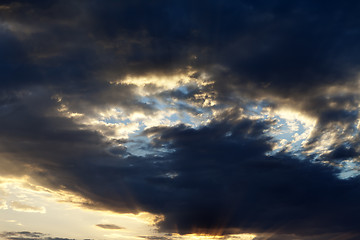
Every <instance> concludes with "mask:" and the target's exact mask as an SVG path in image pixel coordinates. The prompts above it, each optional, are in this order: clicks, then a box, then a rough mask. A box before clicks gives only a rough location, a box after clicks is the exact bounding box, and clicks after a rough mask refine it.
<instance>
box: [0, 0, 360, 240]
mask: <svg viewBox="0 0 360 240" xmlns="http://www.w3.org/2000/svg"><path fill="white" fill-rule="evenodd" d="M1 4H2V5H1V6H2V7H1V8H0V19H1V22H2V23H1V28H0V52H1V55H0V115H1V116H0V151H1V153H2V155H3V156H4V157H3V158H2V159H1V162H0V165H1V168H0V169H1V170H0V172H1V174H2V175H3V176H9V175H10V176H21V175H24V174H28V175H31V176H32V177H33V179H34V180H35V181H37V182H38V183H39V184H42V185H44V186H47V187H50V188H53V189H64V188H65V189H67V190H70V191H73V192H75V193H77V194H80V195H82V196H84V197H86V198H87V199H89V200H90V201H91V202H89V204H88V207H93V208H102V209H111V210H114V211H118V212H139V211H149V212H151V213H155V214H163V215H164V216H165V220H164V221H162V222H160V223H159V224H158V226H159V229H160V230H161V231H164V232H180V233H182V234H185V233H192V232H199V233H220V234H227V233H240V232H253V233H276V234H275V235H274V236H273V237H271V238H269V239H274V240H275V239H276V240H280V239H286V240H289V239H305V240H307V239H322V238H323V239H331V238H332V237H334V236H338V237H339V236H341V237H342V239H359V237H360V232H359V229H360V221H359V218H358V215H359V214H360V205H359V202H360V189H359V186H360V185H359V177H352V178H349V179H346V180H341V179H339V178H337V176H336V175H337V174H338V173H339V172H338V171H339V170H337V169H335V168H333V167H332V166H331V165H324V164H322V163H314V161H313V160H314V159H313V156H305V160H300V159H298V158H297V157H295V156H293V155H292V154H291V153H285V152H280V153H278V154H276V155H272V156H270V155H269V154H268V152H269V151H271V150H272V146H273V144H274V140H273V139H271V138H270V137H269V136H268V135H267V134H266V131H267V130H268V128H269V127H270V126H271V124H273V123H272V122H266V121H261V120H258V121H255V120H249V119H246V118H243V119H241V120H239V117H241V114H239V113H237V112H236V111H235V110H233V111H229V112H227V113H225V114H224V115H223V116H221V117H219V118H217V119H214V120H212V121H211V123H209V124H208V125H207V126H203V127H200V128H198V129H193V128H190V127H187V126H185V125H177V126H174V127H154V128H151V129H147V130H146V131H145V132H143V135H144V136H151V137H152V142H151V144H150V145H149V148H152V149H157V148H166V149H168V150H169V151H168V152H166V153H164V154H163V155H161V156H157V155H148V156H145V157H139V156H134V155H129V156H128V157H127V158H122V157H120V156H119V155H117V154H114V153H116V152H118V151H116V149H113V146H114V144H115V142H109V141H108V140H105V138H104V137H103V136H102V135H101V133H100V132H97V131H95V130H86V129H85V128H84V126H82V125H81V124H79V123H75V122H74V121H73V120H72V119H68V118H64V117H62V116H61V115H60V114H59V113H58V111H57V110H56V109H58V108H59V107H60V103H59V102H58V101H56V99H54V98H53V96H54V95H56V94H60V95H61V96H62V98H63V102H65V103H66V104H67V105H68V106H69V108H70V109H71V110H73V111H76V112H80V113H85V114H93V113H94V111H96V109H106V108H109V107H111V106H121V107H123V108H125V109H127V111H128V112H132V111H135V110H136V111H143V112H146V113H147V114H151V113H152V112H153V111H155V110H156V109H155V108H153V107H151V106H148V105H146V104H144V103H143V102H141V101H139V100H138V98H137V97H136V95H135V94H134V91H133V90H134V86H131V85H111V84H109V83H108V82H109V81H112V80H115V79H121V78H122V77H123V76H125V75H126V74H133V75H142V74H147V73H152V74H171V73H176V72H179V71H183V70H184V69H186V68H187V67H189V66H191V67H192V68H193V69H195V70H196V71H198V72H202V71H205V72H207V73H209V74H210V76H211V79H212V80H213V81H214V84H213V85H211V87H209V88H211V89H209V91H210V90H211V91H216V92H217V93H218V95H217V100H218V101H219V102H220V103H221V104H224V105H227V106H232V105H233V106H235V105H236V106H237V105H238V104H239V99H240V97H241V98H243V97H244V98H246V99H249V100H251V101H257V100H265V101H268V102H269V103H271V106H273V107H278V106H291V107H292V108H295V109H297V110H299V111H303V112H304V114H307V115H310V116H313V117H315V118H317V119H318V126H317V130H316V131H314V133H313V141H311V142H310V147H311V144H313V143H314V142H316V141H317V139H318V138H320V137H321V136H322V134H323V132H324V131H328V130H329V129H332V128H334V127H338V128H339V127H340V128H342V129H344V131H343V132H342V134H339V136H338V139H339V141H338V143H337V144H335V145H334V146H333V147H332V148H331V149H330V150H331V151H330V153H328V154H326V155H323V156H322V157H321V158H322V160H328V161H330V162H332V161H338V160H342V159H346V158H356V157H358V156H359V144H358V142H359V141H358V140H359V135H356V134H358V133H357V131H356V129H354V124H355V123H356V121H357V119H358V104H359V94H358V92H356V89H359V85H358V82H357V81H358V80H357V76H358V68H359V66H360V65H359V64H360V44H359V43H360V25H359V24H360V18H359V17H358V12H359V10H360V6H359V2H358V1H346V2H340V1H326V2H322V1H196V2H194V1H131V2H125V1H107V2H106V3H104V2H102V1H2V3H1ZM194 56H196V58H195V57H194ZM194 77H196V76H194ZM331 86H333V87H335V89H336V88H337V87H338V88H339V91H326V90H327V89H329V88H330V87H331ZM340 90H341V91H340ZM195 92H196V91H195ZM189 98H191V96H189ZM240 102H241V101H240ZM241 104H242V102H241ZM242 107H246V105H243V106H242ZM234 109H235V108H234ZM347 135H353V136H355V137H354V138H353V140H351V141H345V140H343V138H344V137H345V136H347ZM122 151H126V150H124V149H122ZM221 229H222V230H221ZM9 239H13V238H9ZM257 239H262V237H258V238H257Z"/></svg>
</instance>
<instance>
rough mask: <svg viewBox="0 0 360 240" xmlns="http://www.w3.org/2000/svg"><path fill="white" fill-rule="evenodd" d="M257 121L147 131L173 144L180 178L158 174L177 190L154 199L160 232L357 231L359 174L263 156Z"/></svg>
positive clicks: (173, 165)
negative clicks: (343, 176)
mask: <svg viewBox="0 0 360 240" xmlns="http://www.w3.org/2000/svg"><path fill="white" fill-rule="evenodd" d="M258 124H260V125H258ZM265 126H266V125H265ZM263 127H264V125H263V123H257V122H254V121H249V120H243V121H240V122H238V123H231V124H229V123H224V122H222V123H214V124H211V125H209V126H207V127H203V128H201V129H199V130H195V129H191V128H186V127H184V126H179V127H175V128H162V129H150V130H148V133H152V134H154V132H156V133H158V134H159V135H158V137H155V141H156V144H155V145H156V146H159V145H161V144H166V145H168V144H170V148H173V149H175V150H176V151H175V152H174V153H172V154H171V155H169V157H170V158H171V159H173V161H172V163H171V168H172V169H173V171H175V172H177V173H178V176H177V177H176V178H174V179H172V180H170V179H167V180H166V179H164V180H163V181H160V180H158V184H162V185H163V186H164V187H169V186H170V187H171V188H174V189H176V191H174V192H173V193H171V194H169V196H174V198H173V199H172V198H168V199H166V200H163V201H160V202H168V203H169V205H165V206H164V205H162V207H161V210H162V212H163V213H164V214H165V216H166V220H165V221H164V222H163V223H161V224H160V226H161V228H162V229H163V230H170V231H175V229H177V230H178V231H179V232H181V233H189V232H191V231H194V229H195V230H196V229H198V230H199V231H200V232H208V233H211V232H212V231H216V229H220V231H221V229H222V228H224V229H223V231H224V233H226V232H227V231H228V229H231V228H235V229H236V228H239V230H238V231H245V232H279V233H281V232H282V233H295V234H296V235H311V234H314V233H329V232H332V233H336V232H343V231H345V232H346V231H349V232H357V230H356V229H357V228H358V225H359V222H358V221H356V217H355V216H356V214H354V211H357V210H356V209H358V207H357V202H356V201H353V200H354V199H355V198H359V197H360V195H359V186H358V184H357V181H358V179H357V178H354V179H351V180H347V181H345V180H339V179H337V178H336V176H335V174H336V171H335V170H334V169H332V168H329V167H325V166H322V165H314V164H312V163H310V162H308V161H307V160H306V161H300V160H298V159H296V158H294V157H291V156H289V155H286V154H278V155H276V156H267V155H266V152H267V151H269V150H270V149H271V145H270V143H269V141H268V140H269V139H266V137H264V136H263V135H262V134H261V129H263V130H264V128H263ZM254 129H256V131H255V132H254ZM229 133H231V135H230V134H229ZM171 188H170V189H169V191H171ZM351 199H352V200H351ZM355 226H356V227H355ZM214 229H215V230H214ZM232 231H233V230H232Z"/></svg>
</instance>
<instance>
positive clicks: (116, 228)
mask: <svg viewBox="0 0 360 240" xmlns="http://www.w3.org/2000/svg"><path fill="white" fill-rule="evenodd" d="M96 226H97V227H99V228H103V229H110V230H120V229H125V228H123V227H120V226H118V225H115V224H96Z"/></svg>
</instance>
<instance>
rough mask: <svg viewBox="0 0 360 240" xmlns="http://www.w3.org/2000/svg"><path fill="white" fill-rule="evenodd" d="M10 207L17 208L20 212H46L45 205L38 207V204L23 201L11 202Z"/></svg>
mask: <svg viewBox="0 0 360 240" xmlns="http://www.w3.org/2000/svg"><path fill="white" fill-rule="evenodd" d="M9 206H10V208H11V209H13V210H15V211H19V212H37V213H45V212H46V209H45V207H36V206H31V205H28V204H25V203H22V202H18V201H12V202H10V204H9Z"/></svg>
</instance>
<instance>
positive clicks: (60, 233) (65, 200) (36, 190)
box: [0, 178, 162, 239]
mask: <svg viewBox="0 0 360 240" xmlns="http://www.w3.org/2000/svg"><path fill="white" fill-rule="evenodd" d="M0 189H2V193H1V194H2V195H1V196H0V198H1V199H4V200H5V201H6V202H7V203H8V204H7V205H8V206H9V207H8V208H7V209H6V208H3V209H0V232H1V231H12V232H21V231H24V230H26V231H30V232H42V233H45V234H49V235H51V236H57V237H63V238H76V239H84V238H87V239H88V238H91V239H112V237H111V236H108V235H109V234H110V235H111V233H109V231H113V230H116V231H119V230H121V232H118V233H117V234H118V239H119V238H120V239H134V238H136V236H137V235H139V234H141V235H150V234H152V233H153V232H154V231H155V229H154V226H153V225H154V224H155V223H156V222H157V221H159V220H161V219H162V217H161V216H156V215H153V214H150V213H139V214H137V215H136V214H117V213H114V212H109V211H96V210H91V209H87V208H84V207H83V206H84V205H83V204H82V203H84V202H85V201H86V199H83V198H81V197H78V196H75V195H72V194H71V193H66V192H65V191H60V192H59V191H52V190H50V189H47V188H44V187H41V186H37V185H34V184H32V183H31V181H30V179H28V178H22V179H15V178H13V179H10V178H1V179H0ZM25 203H26V204H25ZM19 204H20V205H19ZM25 205H26V206H25ZM28 205H29V206H31V207H33V206H42V207H44V208H46V212H44V213H43V214H39V213H38V212H32V211H14V210H13V209H12V208H13V207H14V206H15V207H17V208H21V210H24V209H25V208H26V209H29V208H30V207H29V206H28ZM79 222H81V223H82V224H80V225H79V224H78V223H79ZM96 225H100V226H113V229H112V230H111V229H110V228H108V229H104V228H100V227H97V226H96ZM114 226H117V227H119V228H118V229H114ZM120 228H124V229H120ZM64 229H66V230H65V231H64Z"/></svg>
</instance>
